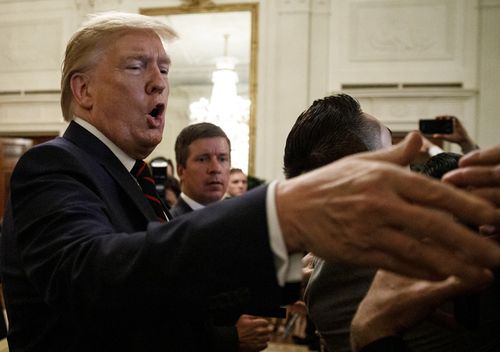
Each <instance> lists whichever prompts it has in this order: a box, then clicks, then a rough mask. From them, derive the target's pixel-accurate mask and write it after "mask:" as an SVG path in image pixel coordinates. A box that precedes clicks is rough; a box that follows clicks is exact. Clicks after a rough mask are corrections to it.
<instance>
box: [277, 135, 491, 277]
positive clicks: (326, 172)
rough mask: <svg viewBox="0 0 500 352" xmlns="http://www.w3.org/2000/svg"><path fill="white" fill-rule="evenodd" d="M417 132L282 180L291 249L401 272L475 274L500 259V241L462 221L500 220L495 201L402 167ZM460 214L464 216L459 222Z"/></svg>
mask: <svg viewBox="0 0 500 352" xmlns="http://www.w3.org/2000/svg"><path fill="white" fill-rule="evenodd" d="M420 147H421V140H420V136H419V135H418V133H410V134H409V135H408V136H407V138H405V140H404V141H403V142H402V143H400V144H398V145H396V146H393V147H392V148H389V149H385V150H380V151H376V152H370V153H361V154H356V155H353V156H350V157H346V158H343V159H341V160H339V161H337V162H334V163H331V164H329V165H327V166H324V167H322V168H319V169H317V170H314V171H312V172H310V173H307V174H304V175H302V176H299V177H297V178H294V179H290V180H287V181H284V182H282V183H280V184H279V185H278V187H277V191H276V204H277V211H278V218H279V221H280V225H281V228H282V231H283V234H284V239H285V243H286V245H287V248H288V250H289V251H290V252H297V251H305V250H307V251H312V252H314V253H315V254H316V255H317V256H318V257H322V258H324V259H327V260H333V261H340V262H345V263H351V264H357V265H362V266H367V267H379V268H385V269H388V270H391V271H395V272H398V273H401V274H405V275H409V276H413V277H419V278H427V279H433V280H435V279H443V278H445V277H448V276H450V275H457V276H460V277H463V278H466V279H470V280H472V281H474V280H478V279H483V280H484V279H486V278H489V277H490V275H491V273H490V272H489V271H488V270H485V269H484V268H485V267H487V268H489V267H494V266H497V265H500V246H498V245H497V244H495V243H493V242H492V241H489V240H488V239H485V238H481V237H478V236H477V235H476V234H475V233H474V232H472V231H471V230H469V229H468V228H467V227H465V226H463V225H461V224H460V222H463V223H467V224H476V225H481V224H492V225H499V224H500V210H498V209H496V208H495V207H494V206H492V204H490V203H489V202H487V201H485V200H483V199H480V198H478V197H476V196H474V195H472V194H470V193H467V192H464V191H462V190H459V189H456V188H454V187H451V186H449V185H446V184H443V183H441V182H438V181H436V180H432V179H430V178H428V177H425V176H422V175H419V174H416V173H412V172H410V171H409V170H408V169H406V168H403V167H401V166H402V165H407V164H408V163H409V162H410V160H412V159H413V158H414V157H415V155H416V154H417V153H418V151H419V149H420ZM457 220H458V221H457Z"/></svg>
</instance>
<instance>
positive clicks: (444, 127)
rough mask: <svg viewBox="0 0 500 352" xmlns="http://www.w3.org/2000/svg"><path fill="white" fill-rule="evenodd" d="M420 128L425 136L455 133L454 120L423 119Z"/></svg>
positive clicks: (419, 122)
mask: <svg viewBox="0 0 500 352" xmlns="http://www.w3.org/2000/svg"><path fill="white" fill-rule="evenodd" d="M418 127H419V129H420V132H422V133H423V134H434V133H439V134H451V133H453V120H433V119H421V120H419V121H418Z"/></svg>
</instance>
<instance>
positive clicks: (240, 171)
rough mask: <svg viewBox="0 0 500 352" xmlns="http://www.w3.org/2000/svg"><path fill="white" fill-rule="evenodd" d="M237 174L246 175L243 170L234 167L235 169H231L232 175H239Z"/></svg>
mask: <svg viewBox="0 0 500 352" xmlns="http://www.w3.org/2000/svg"><path fill="white" fill-rule="evenodd" d="M237 173H239V174H243V175H244V174H245V173H244V172H243V170H242V169H239V168H237V167H233V168H231V170H229V174H230V175H232V174H237Z"/></svg>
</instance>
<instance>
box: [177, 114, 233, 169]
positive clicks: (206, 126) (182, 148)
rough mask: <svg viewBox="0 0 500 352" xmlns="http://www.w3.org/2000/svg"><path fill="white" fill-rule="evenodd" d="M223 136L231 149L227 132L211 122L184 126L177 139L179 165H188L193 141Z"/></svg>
mask: <svg viewBox="0 0 500 352" xmlns="http://www.w3.org/2000/svg"><path fill="white" fill-rule="evenodd" d="M213 137H223V138H225V139H226V141H227V145H228V146H229V150H231V141H230V140H229V138H227V135H226V133H224V131H223V130H222V128H220V127H219V126H217V125H214V124H213V123H210V122H200V123H195V124H193V125H189V126H187V127H184V129H183V130H182V131H181V132H180V133H179V135H178V136H177V139H176V140H175V161H176V162H177V165H181V166H184V167H185V166H186V162H187V159H188V154H189V146H190V145H191V143H193V142H194V141H196V140H198V139H202V138H213Z"/></svg>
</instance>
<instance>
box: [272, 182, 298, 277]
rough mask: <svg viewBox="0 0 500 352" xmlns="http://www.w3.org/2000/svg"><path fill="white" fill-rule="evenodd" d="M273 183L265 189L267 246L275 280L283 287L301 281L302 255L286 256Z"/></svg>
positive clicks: (274, 183) (274, 184)
mask: <svg viewBox="0 0 500 352" xmlns="http://www.w3.org/2000/svg"><path fill="white" fill-rule="evenodd" d="M277 183H278V182H277V181H273V182H271V183H270V184H269V186H268V187H267V195H266V213H267V228H268V232H269V244H270V246H271V251H272V252H273V254H274V267H275V269H276V279H277V280H278V284H279V285H280V286H285V283H287V282H297V281H301V280H302V257H303V255H302V253H295V254H292V255H290V256H289V255H288V250H287V249H286V245H285V241H284V240H283V233H282V232H281V227H280V224H279V220H278V212H277V211H276V185H277Z"/></svg>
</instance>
